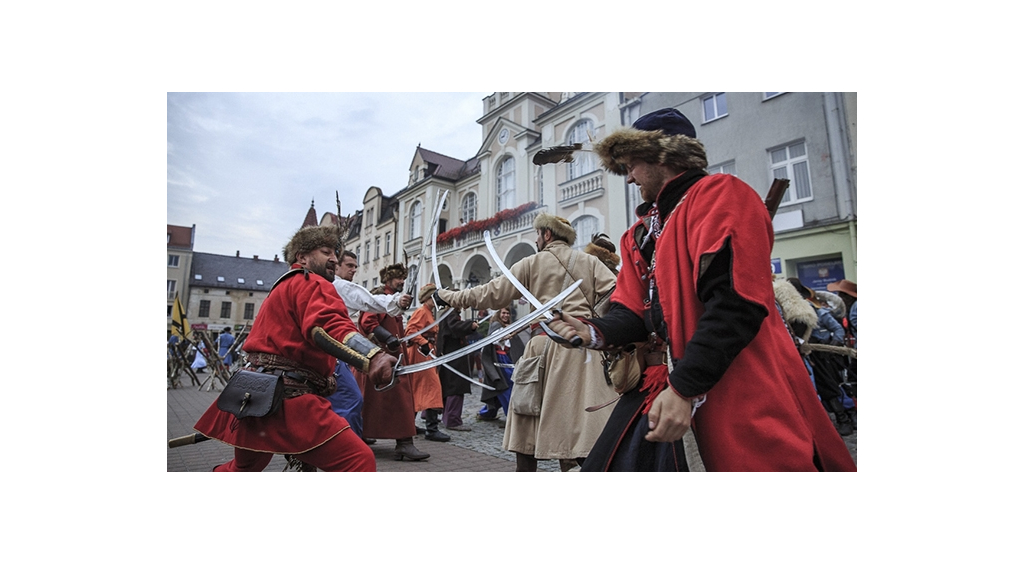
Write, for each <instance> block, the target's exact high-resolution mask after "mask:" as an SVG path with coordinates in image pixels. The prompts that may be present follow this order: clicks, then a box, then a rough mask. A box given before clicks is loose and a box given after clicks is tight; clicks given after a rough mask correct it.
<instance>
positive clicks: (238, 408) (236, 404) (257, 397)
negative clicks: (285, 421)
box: [217, 370, 284, 419]
mask: <svg viewBox="0 0 1024 564" xmlns="http://www.w3.org/2000/svg"><path fill="white" fill-rule="evenodd" d="M283 401H284V379H283V378H281V377H280V376H277V375H276V374H264V373H263V372H251V371H249V370H239V371H238V372H236V373H235V375H234V376H232V377H231V379H230V380H228V385H227V386H225V387H224V391H223V392H221V393H220V397H218V398H217V408H218V409H220V410H221V411H226V412H228V413H230V414H231V415H234V416H235V417H237V418H239V419H243V418H245V417H265V416H267V415H270V414H272V413H274V412H275V411H277V410H278V408H280V407H281V402H283Z"/></svg>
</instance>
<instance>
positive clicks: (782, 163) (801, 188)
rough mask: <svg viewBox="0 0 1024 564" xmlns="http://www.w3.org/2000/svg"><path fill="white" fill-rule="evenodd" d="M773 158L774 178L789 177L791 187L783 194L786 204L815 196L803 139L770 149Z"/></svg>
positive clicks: (770, 155) (803, 200) (783, 202)
mask: <svg viewBox="0 0 1024 564" xmlns="http://www.w3.org/2000/svg"><path fill="white" fill-rule="evenodd" d="M768 155H769V158H770V159H771V169H772V179H775V178H788V179H789V181H790V185H789V189H788V190H786V193H785V195H783V196H782V202H781V203H780V205H784V204H795V203H797V202H805V201H807V200H810V199H812V198H813V196H814V195H813V193H812V192H811V173H810V169H809V168H808V167H809V165H808V163H807V148H806V146H805V145H804V142H803V141H800V142H798V143H793V144H792V145H789V146H786V147H781V148H778V149H771V150H769V151H768Z"/></svg>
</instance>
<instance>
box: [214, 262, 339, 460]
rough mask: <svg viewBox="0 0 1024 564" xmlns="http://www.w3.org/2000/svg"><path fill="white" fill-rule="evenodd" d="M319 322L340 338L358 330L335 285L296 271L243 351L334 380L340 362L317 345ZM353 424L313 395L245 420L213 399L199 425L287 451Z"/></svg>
mask: <svg viewBox="0 0 1024 564" xmlns="http://www.w3.org/2000/svg"><path fill="white" fill-rule="evenodd" d="M292 268H300V267H299V266H298V265H292ZM314 327H323V329H324V330H325V331H327V333H328V334H329V335H330V336H331V337H334V338H335V339H336V340H338V341H342V340H344V338H345V337H346V336H347V335H348V334H349V333H353V332H355V331H356V327H355V325H354V324H353V323H352V320H351V319H349V317H348V310H347V309H346V308H345V302H343V301H341V298H340V297H339V296H338V291H337V290H335V289H334V285H333V284H331V283H330V282H328V281H327V279H325V278H324V277H322V276H319V275H316V274H310V275H309V277H308V278H306V277H305V276H304V275H302V274H294V275H291V276H289V277H288V278H286V279H284V280H283V281H282V282H281V283H280V284H278V285H277V286H276V287H274V289H273V290H272V291H271V292H270V295H268V296H267V299H266V300H265V301H264V302H263V305H262V306H261V307H260V312H259V314H257V315H256V320H255V321H254V322H253V326H252V331H251V332H250V333H249V338H248V339H246V341H245V344H244V345H243V346H242V350H244V351H245V352H247V353H253V352H263V353H270V354H275V355H279V356H283V357H285V358H287V359H289V360H291V361H293V362H297V363H299V364H301V365H302V366H303V367H305V368H306V369H308V370H311V371H313V372H316V373H318V374H321V375H323V376H325V377H329V378H332V379H333V377H334V376H333V372H334V365H335V363H336V362H337V361H336V359H335V358H334V357H333V356H331V355H330V354H329V353H327V352H324V351H323V350H322V349H320V347H318V346H317V345H316V344H314V342H313V338H312V331H313V328H314ZM348 427H349V425H348V422H347V421H345V418H344V417H341V416H339V415H337V414H336V413H334V411H333V410H332V409H331V403H330V402H329V401H328V400H327V399H326V398H323V397H320V396H317V395H314V394H304V395H301V396H299V397H296V398H291V399H286V400H284V402H283V403H282V405H281V408H280V409H278V410H277V412H275V413H274V414H273V415H268V416H266V417H246V418H244V419H236V418H235V416H234V415H231V414H230V413H226V412H223V411H221V410H220V409H218V408H217V402H216V401H214V402H213V405H211V406H210V407H209V409H207V410H206V413H204V414H203V416H202V417H201V418H200V419H199V421H198V422H197V423H196V425H195V429H196V430H197V431H199V432H200V433H202V434H204V435H206V436H208V437H212V438H215V439H217V440H220V441H223V442H225V443H227V444H229V445H232V446H237V447H241V448H245V449H248V450H255V451H260V452H275V453H282V454H294V453H301V452H305V451H307V450H310V449H313V448H315V447H317V446H320V445H321V444H323V443H324V442H326V441H327V440H328V439H330V438H331V437H333V436H335V435H337V434H338V433H340V432H342V431H343V430H345V429H347V428H348Z"/></svg>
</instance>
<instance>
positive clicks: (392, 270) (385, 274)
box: [380, 262, 409, 284]
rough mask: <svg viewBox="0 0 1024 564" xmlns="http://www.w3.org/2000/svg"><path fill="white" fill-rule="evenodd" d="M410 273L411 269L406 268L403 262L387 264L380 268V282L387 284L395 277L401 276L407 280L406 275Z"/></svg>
mask: <svg viewBox="0 0 1024 564" xmlns="http://www.w3.org/2000/svg"><path fill="white" fill-rule="evenodd" d="M408 274H409V271H408V270H407V269H406V268H405V265H404V264H402V263H400V262H399V263H395V264H392V265H389V266H385V267H384V268H382V269H380V282H381V284H387V283H388V282H390V281H391V280H394V279H395V278H401V279H403V280H405V277H406V276H407V275H408Z"/></svg>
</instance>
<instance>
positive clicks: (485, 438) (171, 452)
mask: <svg viewBox="0 0 1024 564" xmlns="http://www.w3.org/2000/svg"><path fill="white" fill-rule="evenodd" d="M199 376H200V379H201V380H205V379H206V377H207V375H205V374H200V375H199ZM182 386H183V387H181V388H175V389H168V390H167V439H168V440H170V439H172V438H175V437H180V436H183V435H188V434H191V433H194V432H195V430H194V429H192V425H194V424H195V422H196V421H198V420H199V417H200V416H201V415H202V414H203V413H204V412H205V411H206V409H207V408H208V407H209V406H210V404H212V403H213V402H214V401H215V400H216V399H217V394H218V393H219V390H220V388H219V387H218V391H216V392H210V391H208V388H203V391H200V390H199V388H198V387H196V386H194V385H189V384H188V377H184V378H183V379H182ZM478 398H479V392H478V391H477V390H476V388H475V387H474V393H473V394H467V395H466V401H465V405H464V408H463V414H462V418H463V421H464V424H465V425H467V426H470V427H472V429H473V430H472V431H468V432H458V431H448V430H445V432H446V433H447V434H449V435H451V437H452V440H451V441H450V442H447V443H436V442H432V441H427V440H425V439H424V438H423V436H422V435H419V436H417V438H416V441H415V444H416V448H418V449H419V450H420V451H422V452H427V453H430V458H428V459H426V460H422V461H419V462H411V461H408V460H403V461H396V460H394V457H393V452H394V448H395V441H394V440H390V439H381V440H379V441H377V443H376V444H374V445H371V446H370V448H371V449H372V450H373V453H374V454H375V455H376V459H377V471H378V472H514V471H515V454H514V453H511V452H508V451H505V450H502V448H501V441H502V437H503V434H504V415H499V419H498V420H497V421H477V420H476V419H475V414H476V412H477V411H478V410H479V409H480V407H481V405H482V404H481V403H480V401H479V399H478ZM416 424H417V425H418V426H420V427H422V426H423V422H422V420H420V419H417V420H416ZM442 430H444V428H443V427H442ZM844 439H845V441H846V445H847V447H848V448H849V449H850V452H851V454H852V455H853V459H854V461H856V460H857V433H856V431H855V432H854V433H853V434H852V435H850V436H848V437H844ZM232 452H233V451H232V448H231V447H230V446H228V445H225V444H223V443H220V442H218V441H214V440H210V441H205V442H202V443H199V444H194V445H186V446H183V447H177V448H173V449H171V448H168V449H167V471H168V472H209V471H210V470H211V469H212V468H213V467H214V466H216V465H217V464H221V463H224V462H227V461H228V460H230V459H231V457H232ZM285 464H286V463H285V460H284V457H283V456H275V457H274V458H273V460H272V461H271V463H270V465H269V466H267V468H266V469H265V470H264V472H280V471H282V470H284V468H285ZM538 470H539V471H544V472H558V462H557V461H551V460H542V461H539V463H538Z"/></svg>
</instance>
